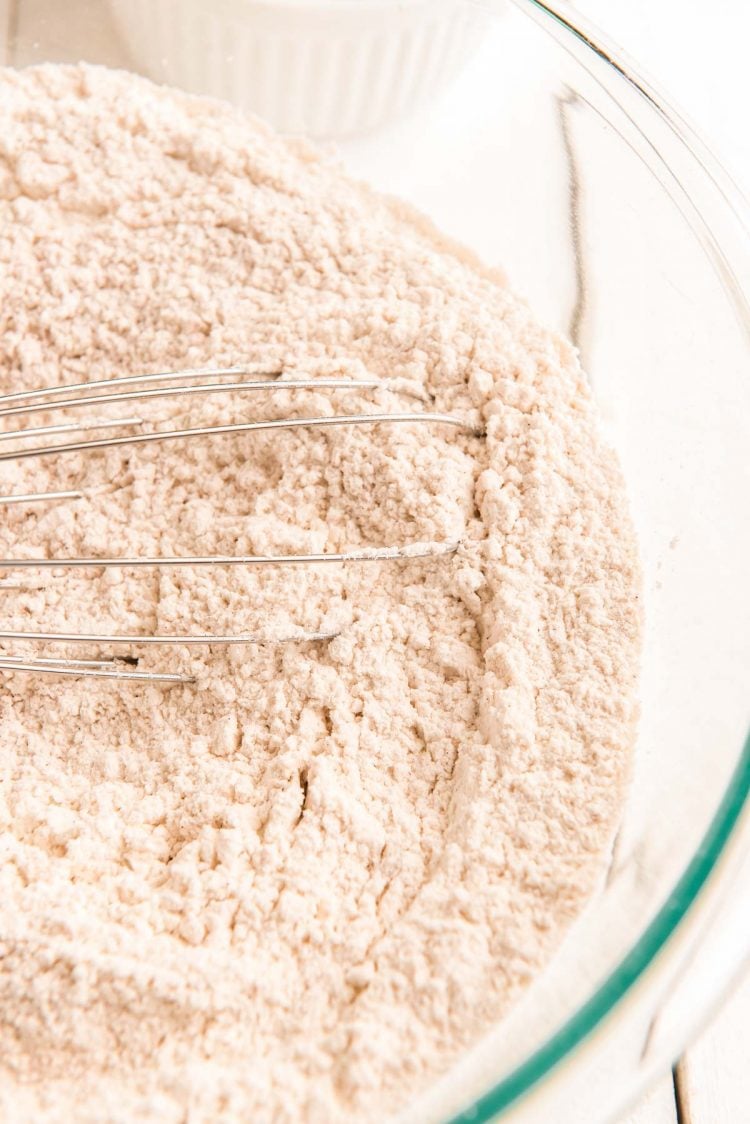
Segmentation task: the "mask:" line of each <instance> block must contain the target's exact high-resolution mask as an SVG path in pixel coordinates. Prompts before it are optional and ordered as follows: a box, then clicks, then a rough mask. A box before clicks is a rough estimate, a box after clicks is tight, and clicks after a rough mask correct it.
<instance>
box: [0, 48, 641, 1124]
mask: <svg viewBox="0 0 750 1124" xmlns="http://www.w3.org/2000/svg"><path fill="white" fill-rule="evenodd" d="M509 174H512V169H509ZM207 363H212V364H219V365H230V364H233V363H247V364H250V365H257V368H258V369H259V370H277V369H278V370H283V371H284V372H285V373H286V374H288V375H292V374H295V373H296V374H298V375H299V374H300V373H305V374H306V375H310V376H312V377H322V376H331V375H341V376H345V377H351V378H364V377H373V376H375V377H378V378H380V379H382V380H383V381H384V382H386V383H390V385H392V386H394V385H395V386H398V387H400V388H401V389H403V388H404V387H407V388H409V389H411V390H412V391H413V392H415V393H417V394H422V395H423V398H424V403H425V407H424V408H427V409H436V410H441V411H448V412H451V413H454V414H457V415H460V416H461V417H465V418H466V419H467V420H469V421H472V422H474V423H476V424H478V425H484V426H486V437H475V436H471V435H467V434H462V433H460V432H457V431H453V430H450V431H449V430H447V429H446V428H441V427H439V426H437V427H431V428H430V429H429V430H428V429H426V428H424V427H416V426H408V425H407V426H392V427H385V426H380V427H378V428H377V429H375V428H368V429H356V430H355V429H331V430H327V431H297V432H286V433H275V434H268V433H265V434H260V435H257V436H256V435H253V436H252V437H242V436H240V437H237V436H223V437H219V438H214V439H210V440H206V441H202V442H189V443H171V444H168V445H151V446H140V447H134V448H121V449H116V450H109V451H106V452H99V453H97V454H92V455H88V456H84V455H78V454H77V455H74V456H69V457H67V458H64V459H59V460H56V461H49V460H45V461H40V460H37V461H28V462H18V463H14V464H13V465H7V464H6V465H3V466H1V470H0V486H1V489H2V491H3V492H4V493H6V494H7V493H9V492H29V491H39V490H48V489H51V488H58V487H62V488H70V487H76V488H81V489H82V490H83V491H84V492H85V497H84V499H82V500H80V501H78V502H75V503H73V502H71V503H64V504H59V503H58V504H45V505H35V506H23V505H22V506H18V507H12V508H5V509H0V511H2V515H1V516H0V518H1V519H2V522H1V524H0V554H2V556H14V555H15V556H21V555H24V556H29V555H32V556H38V557H45V556H56V555H61V556H70V555H76V554H84V555H92V554H97V553H99V554H100V555H101V554H109V555H113V554H139V555H143V554H149V555H158V554H162V555H173V554H184V553H188V554H210V553H216V552H218V553H228V554H229V553H232V554H234V553H258V554H263V553H293V552H300V551H303V552H321V551H338V550H341V549H344V548H357V547H360V546H365V545H376V546H389V545H396V544H403V543H409V542H416V541H441V542H442V541H447V540H460V541H461V544H462V545H461V547H460V549H459V550H458V552H457V554H455V555H453V556H451V557H445V558H440V559H433V560H429V559H422V560H417V559H415V560H409V561H405V562H396V563H387V564H386V563H380V564H377V563H375V564H370V565H357V566H349V567H347V568H341V567H338V566H335V567H333V566H327V567H318V568H314V567H310V568H294V569H291V570H290V569H276V570H273V569H270V570H263V571H257V570H256V571H252V572H249V571H246V570H241V569H220V570H169V571H167V570H164V571H162V572H159V571H143V572H138V573H132V572H129V571H125V572H118V571H92V572H81V571H79V572H74V573H68V574H67V575H64V574H61V575H60V576H55V575H51V574H49V573H43V574H40V575H35V576H34V580H31V579H30V581H29V585H28V587H27V588H26V589H24V590H21V591H10V590H5V591H3V592H0V618H2V621H4V622H7V624H4V625H3V627H22V628H26V629H29V628H36V629H43V628H49V629H58V630H59V629H67V630H72V631H92V630H98V631H103V630H107V631H112V630H115V631H117V630H119V631H120V632H123V631H127V632H143V633H151V632H154V631H160V632H167V633H174V632H190V631H193V632H194V631H197V630H208V631H212V632H221V631H233V632H237V631H242V630H247V631H257V632H265V633H268V632H270V631H273V630H275V631H278V630H279V629H283V630H286V631H294V630H297V629H313V630H318V629H331V630H333V631H337V632H338V633H339V635H338V636H337V637H336V638H335V639H333V640H332V641H330V642H328V643H307V644H301V645H300V644H287V645H271V644H267V645H266V644H264V645H261V646H260V647H256V648H250V647H236V648H231V649H219V648H215V649H208V648H187V647H182V648H178V649H176V650H168V651H164V650H162V651H155V650H154V649H149V648H145V647H143V648H142V649H140V650H139V649H135V651H134V652H133V653H132V654H133V655H134V656H135V657H136V658H138V659H139V661H140V664H139V665H140V666H141V667H143V668H157V667H158V668H165V667H168V668H169V670H176V671H183V672H185V673H189V674H192V675H194V676H195V680H196V682H195V685H194V686H178V687H176V688H157V687H153V686H146V687H139V686H133V685H124V684H117V683H115V684H112V683H109V682H104V683H100V682H97V681H92V680H85V679H82V680H68V681H61V680H55V679H51V678H45V679H43V678H41V677H36V676H29V675H23V674H15V675H11V674H8V673H5V674H3V675H2V676H1V677H0V718H1V725H0V740H1V748H2V754H1V755H0V761H1V766H2V790H1V793H2V795H1V799H0V847H1V848H2V863H1V864H0V1116H1V1117H2V1119H3V1120H4V1121H7V1122H8V1124H21V1122H23V1124H26V1122H31V1121H33V1122H34V1124H52V1122H54V1124H69V1122H70V1121H76V1124H85V1122H88V1124H105V1122H114V1121H117V1122H118V1124H131V1122H132V1124H135V1122H138V1124H146V1122H153V1124H157V1122H158V1124H178V1122H182V1121H186V1120H189V1121H190V1122H191V1124H199V1122H200V1124H209V1122H210V1124H216V1122H226V1124H239V1122H243V1124H245V1122H249V1121H252V1122H253V1124H265V1122H268V1124H270V1122H274V1124H276V1122H299V1121H305V1122H310V1124H332V1122H333V1124H335V1122H337V1121H339V1122H343V1121H347V1122H348V1121H380V1120H383V1119H384V1117H386V1116H387V1115H388V1114H389V1113H390V1112H392V1111H395V1110H397V1109H400V1108H403V1106H404V1105H406V1104H407V1103H408V1102H409V1100H410V1098H412V1097H413V1096H415V1095H416V1094H417V1093H418V1092H419V1091H420V1090H422V1089H424V1088H425V1087H426V1086H427V1085H428V1084H429V1083H430V1081H431V1080H432V1079H434V1078H435V1076H436V1075H438V1074H440V1073H443V1072H444V1071H445V1069H446V1068H447V1067H448V1066H449V1065H450V1064H451V1062H452V1061H453V1060H454V1059H455V1058H456V1057H457V1056H458V1055H459V1054H460V1052H461V1051H462V1050H464V1049H465V1048H466V1047H468V1046H469V1045H471V1044H472V1043H473V1042H474V1041H475V1040H476V1039H477V1038H478V1036H480V1035H481V1034H482V1032H483V1031H484V1030H485V1029H486V1028H487V1027H488V1026H489V1025H490V1024H491V1023H492V1022H493V1021H494V1020H497V1019H499V1018H501V1017H502V1016H503V1014H504V1013H505V1012H507V1011H508V1009H509V1007H510V1006H511V1005H512V1004H513V1003H514V1001H515V1000H516V999H517V997H518V996H519V994H520V992H521V991H522V990H523V989H524V988H525V987H526V986H527V984H528V983H529V981H530V980H531V979H532V978H533V977H534V975H535V974H536V973H538V972H539V970H540V968H541V967H542V966H543V965H544V964H545V962H546V961H547V960H548V958H549V957H550V955H551V953H552V952H553V950H554V948H555V946H556V945H557V944H558V942H559V941H560V939H561V937H562V935H563V933H564V931H565V929H566V927H567V926H568V924H569V923H570V921H571V920H572V919H573V918H574V917H575V916H576V914H577V913H578V912H579V911H580V910H581V908H582V906H583V904H584V902H585V901H586V898H587V896H588V895H590V893H591V892H592V890H593V889H594V887H595V885H596V881H597V878H598V877H599V876H600V874H601V870H602V866H603V862H604V859H605V856H606V851H607V847H608V845H609V843H610V841H611V838H612V834H613V831H614V829H615V827H616V824H617V820H618V815H619V811H620V807H621V803H622V799H623V791H624V786H625V783H626V779H627V775H628V769H629V758H630V752H631V746H632V742H633V736H634V717H635V709H636V706H635V675H636V663H637V654H638V641H639V607H638V582H639V578H638V567H637V562H636V555H635V549H634V541H633V533H632V530H631V525H630V520H629V517H628V514H627V509H626V504H625V500H624V493H623V485H622V481H621V478H620V473H619V470H618V467H617V464H616V462H615V460H614V458H613V456H612V454H611V453H609V452H608V451H607V450H606V449H605V448H604V447H603V445H602V442H601V439H600V437H599V435H598V432H597V427H596V418H595V412H594V408H593V406H592V404H591V400H590V396H589V391H588V389H587V385H586V382H585V379H584V376H583V375H582V373H581V370H580V368H579V366H578V362H577V359H576V356H575V354H574V352H573V350H572V348H571V347H570V346H569V345H568V344H567V343H565V342H564V341H563V340H561V339H559V338H557V337H556V336H554V335H553V334H551V333H550V332H548V331H545V330H544V329H543V328H542V327H540V326H539V325H538V324H537V322H536V321H535V319H534V317H533V316H532V315H531V313H530V312H529V310H528V309H527V308H526V306H525V305H524V304H523V303H522V302H521V301H519V300H518V299H517V298H515V297H514V296H513V295H512V294H511V293H510V292H509V291H508V289H507V288H506V287H505V286H504V283H503V281H502V278H500V277H499V276H497V275H496V274H493V273H492V272H490V271H488V270H487V269H485V268H483V267H482V266H481V265H480V264H479V263H478V262H477V261H475V260H474V259H473V258H472V257H470V256H469V255H468V254H467V253H466V252H465V251H463V250H462V249H460V248H459V247H457V246H455V245H453V244H451V243H450V242H448V241H447V240H446V239H444V238H443V237H441V236H440V235H439V234H438V233H437V232H436V231H435V230H434V229H432V228H431V227H430V226H429V224H428V223H427V222H426V221H425V220H424V219H422V218H421V217H419V216H418V215H416V214H414V213H412V212H411V211H409V210H408V209H406V208H405V207H404V206H403V205H401V204H399V203H396V202H394V201H392V200H389V199H385V198H382V197H380V196H378V195H376V194H373V193H372V192H371V191H370V190H368V189H367V188H366V187H363V186H362V185H359V184H356V183H354V182H352V181H351V180H349V179H347V178H346V176H345V175H344V174H343V173H342V172H341V170H340V169H339V168H338V167H337V166H335V165H334V164H332V163H329V162H327V161H326V160H324V159H321V158H320V157H319V156H318V155H316V154H315V153H313V152H311V151H310V150H308V149H307V148H306V147H304V146H303V145H302V144H301V143H296V142H295V143H290V142H288V141H285V140H282V139H279V138H278V137H276V136H274V135H273V134H272V133H270V132H269V131H268V130H267V129H266V128H264V127H263V126H262V125H260V124H259V123H258V122H256V121H252V120H248V119H247V118H245V117H243V116H241V115H240V114H239V113H237V112H235V111H234V110H232V109H231V108H229V107H228V106H224V105H222V104H218V103H215V102H211V101H207V100H202V99H196V98H191V97H187V96H184V95H182V94H180V93H177V92H174V91H170V90H165V89H160V88H158V87H156V86H153V85H151V84H150V83H148V82H146V81H144V80H141V79H139V78H136V77H133V76H132V75H128V74H125V73H117V72H109V71H107V70H104V69H98V68H92V67H86V66H80V67H55V66H45V67H41V68H35V69H31V70H27V71H24V72H13V71H6V72H4V74H3V76H2V78H0V388H2V390H4V391H8V390H15V389H19V388H23V387H36V386H40V385H44V384H47V383H72V382H78V381H81V380H93V379H97V378H99V379H101V378H107V377H112V376H113V375H116V374H135V373H143V372H150V371H159V370H169V369H176V368H183V367H197V366H201V365H204V364H207ZM391 380H398V382H397V383H392V382H391ZM188 401H189V405H188V406H187V407H186V405H185V402H184V401H183V402H182V404H180V403H177V404H176V403H175V401H174V400H161V401H158V402H156V403H155V404H154V405H153V407H149V418H150V419H153V422H154V425H156V426H159V425H162V424H164V425H167V426H171V425H173V424H174V423H175V422H179V423H180V424H191V423H192V422H193V421H195V422H196V423H204V424H214V423H215V424H221V423H223V422H231V421H236V420H247V419H248V418H261V417H280V416H284V415H288V416H303V415H309V414H326V413H333V412H339V413H341V412H360V411H365V410H379V411H385V410H398V409H404V405H405V404H404V399H403V398H402V397H400V396H398V395H396V394H395V393H394V392H393V391H392V390H391V389H383V390H376V391H369V390H368V391H362V392H361V393H359V392H357V391H344V392H340V391H339V392H331V391H326V392H323V391H316V392H314V393H305V394H297V395H294V396H293V395H292V393H291V392H289V391H280V392H279V393H278V394H276V395H271V396H263V397H262V398H257V397H254V398H252V400H251V399H249V398H248V397H245V398H244V399H242V400H238V399H237V398H236V397H235V398H230V397H229V396H224V395H222V396H219V397H215V398H211V399H210V400H204V401H200V402H198V401H196V400H195V399H190V400H188ZM409 405H410V406H411V408H413V406H414V404H413V402H412V403H410V404H409ZM417 408H419V404H417ZM111 410H112V412H113V413H115V411H116V407H111ZM48 420H49V421H50V422H51V421H54V420H59V415H57V417H56V416H55V415H54V414H49V415H42V416H41V417H40V416H39V415H37V416H36V418H35V419H34V422H35V424H44V423H45V422H46V421H48ZM18 649H19V646H18V645H14V647H13V650H14V651H18ZM7 650H8V649H6V651H7ZM24 650H31V649H26V648H25V649H24ZM64 652H65V649H62V650H60V651H57V652H56V653H55V654H61V653H62V654H64ZM45 654H49V652H47V653H45ZM70 654H71V655H79V656H80V655H81V651H80V649H77V650H76V651H72V650H71V651H70Z"/></svg>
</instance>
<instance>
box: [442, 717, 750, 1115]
mask: <svg viewBox="0 0 750 1124" xmlns="http://www.w3.org/2000/svg"><path fill="white" fill-rule="evenodd" d="M749 796H750V733H748V735H747V738H746V740H745V745H744V748H743V750H742V754H741V756H740V761H739V764H738V765H737V767H736V768H735V770H734V772H733V773H732V777H731V780H730V782H729V785H728V786H727V790H726V792H725V794H724V796H723V798H722V801H721V803H720V804H719V807H718V809H717V811H716V813H715V815H714V817H713V819H712V820H711V823H710V825H709V827H708V830H707V831H706V834H705V835H704V836H703V839H702V841H701V843H700V846H699V847H698V850H697V851H696V853H695V855H694V856H693V858H692V859H691V860H690V862H689V864H688V866H687V867H686V869H685V871H684V873H683V874H682V876H681V878H680V879H679V881H678V882H677V884H676V885H675V887H674V889H673V890H672V892H671V894H670V895H669V897H668V898H667V901H666V902H665V904H664V905H663V906H662V908H661V909H660V910H659V912H658V913H657V915H656V917H655V918H654V920H653V921H652V922H651V924H650V925H649V926H648V928H647V929H645V931H644V933H643V935H642V936H641V937H640V938H639V940H638V941H637V942H636V944H635V945H633V948H632V949H631V950H630V952H629V953H628V954H627V955H626V956H625V957H624V959H623V960H621V961H620V963H619V965H618V966H617V967H616V968H615V969H614V970H613V972H612V973H611V974H610V975H609V976H608V977H607V979H606V980H605V982H604V983H603V984H602V985H601V987H599V988H598V990H597V991H595V992H594V994H593V995H592V996H591V998H590V999H588V1000H587V1001H586V1003H584V1004H583V1006H582V1007H579V1008H578V1010H577V1011H576V1013H575V1014H574V1015H572V1016H571V1017H570V1018H569V1019H568V1021H567V1022H566V1023H565V1024H564V1025H563V1026H562V1027H561V1028H560V1030H558V1031H557V1032H556V1033H555V1034H554V1035H553V1036H552V1037H551V1038H550V1039H548V1040H547V1042H545V1044H544V1045H543V1046H542V1047H540V1049H538V1050H537V1051H536V1053H534V1054H532V1055H531V1056H530V1057H529V1058H527V1060H526V1061H525V1062H522V1064H521V1065H519V1066H518V1067H517V1068H516V1069H514V1070H513V1072H512V1073H510V1074H509V1075H508V1076H507V1077H506V1078H504V1080H502V1081H501V1082H500V1083H499V1084H498V1085H495V1087H494V1088H493V1089H491V1090H490V1092H489V1093H486V1094H485V1095H484V1096H483V1097H481V1098H480V1099H479V1100H478V1101H475V1102H474V1104H473V1105H472V1106H471V1107H470V1108H467V1109H465V1110H464V1111H463V1112H461V1113H459V1115H458V1116H454V1117H451V1119H450V1120H449V1121H448V1124H467V1122H469V1121H470V1122H471V1124H488V1121H491V1120H492V1119H493V1117H495V1116H496V1115H497V1114H498V1113H500V1112H502V1111H503V1110H504V1109H506V1108H508V1107H509V1106H510V1105H511V1104H512V1103H513V1102H514V1101H516V1100H518V1098H519V1097H521V1096H522V1095H523V1094H524V1093H527V1092H528V1091H529V1090H530V1089H531V1088H532V1087H533V1086H534V1085H536V1084H537V1082H539V1081H540V1080H541V1078H543V1077H545V1076H546V1075H547V1074H548V1073H549V1072H550V1070H551V1069H552V1068H553V1067H554V1066H556V1065H558V1063H559V1062H560V1061H562V1059H563V1058H564V1057H565V1056H566V1055H567V1054H569V1053H570V1051H571V1050H573V1049H574V1048H575V1047H577V1046H579V1045H580V1043H581V1042H582V1041H583V1040H584V1039H585V1038H587V1037H588V1035H590V1034H591V1032H592V1031H593V1030H594V1029H595V1028H596V1027H597V1026H598V1025H599V1023H600V1022H601V1021H602V1020H603V1019H604V1018H605V1017H606V1016H607V1015H609V1014H611V1013H612V1010H613V1009H614V1007H615V1005H616V1004H617V1003H619V1002H620V1000H621V999H622V998H623V997H624V996H625V994H626V993H627V992H628V991H629V990H630V988H631V987H632V986H633V984H634V983H635V982H636V981H637V980H638V978H639V977H640V976H641V974H642V973H643V972H644V971H645V969H646V968H648V966H649V965H650V964H651V963H652V962H653V960H654V959H655V958H656V956H657V954H658V953H659V952H660V951H661V950H662V948H663V947H664V945H665V944H666V942H667V941H668V940H669V939H670V937H671V936H672V935H673V934H674V932H675V930H676V929H677V927H678V926H679V924H680V923H681V922H682V921H683V919H684V918H685V916H686V914H687V913H688V911H689V910H690V907H691V906H692V905H693V904H694V903H695V901H696V898H697V897H698V894H699V893H700V891H701V890H702V889H703V886H704V885H705V883H706V881H707V879H708V877H709V875H710V874H711V871H712V870H713V869H714V867H715V865H716V862H717V861H718V859H719V856H720V855H721V852H722V851H723V850H724V847H725V846H726V844H727V841H728V840H729V837H730V835H731V834H732V831H733V830H734V827H735V825H736V824H737V821H738V819H739V817H740V813H741V811H742V808H743V806H744V804H745V802H746V800H747V799H748V797H749Z"/></svg>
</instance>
